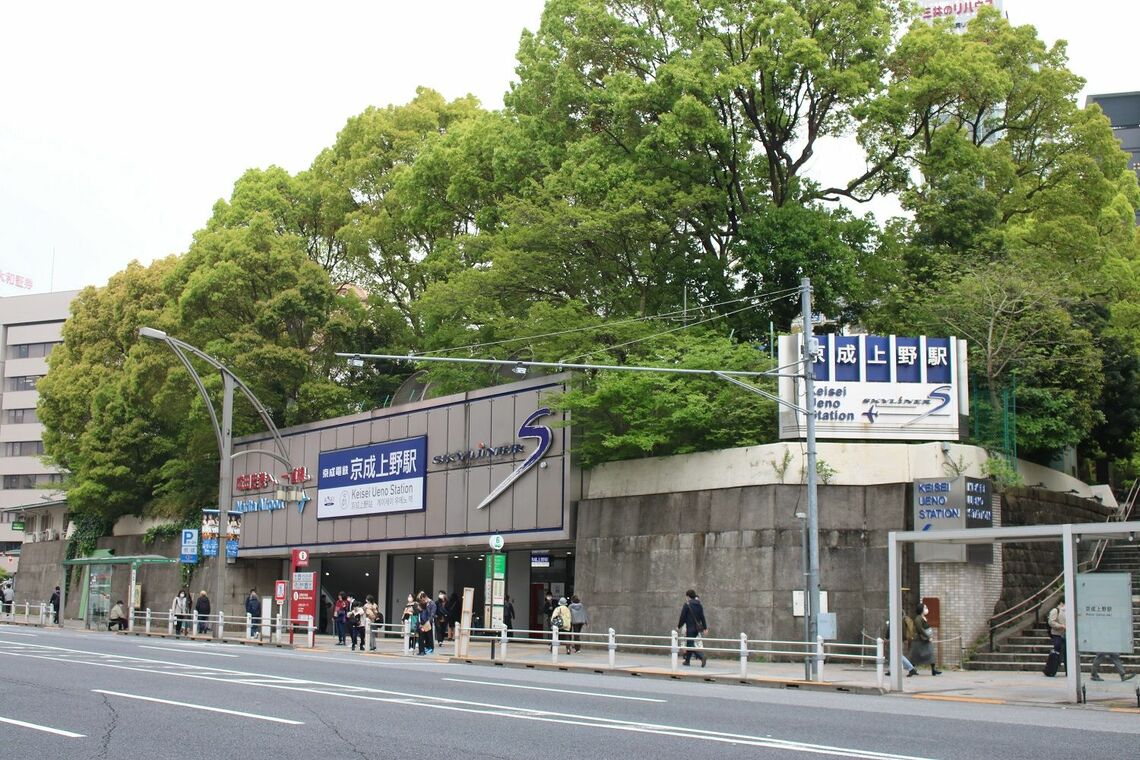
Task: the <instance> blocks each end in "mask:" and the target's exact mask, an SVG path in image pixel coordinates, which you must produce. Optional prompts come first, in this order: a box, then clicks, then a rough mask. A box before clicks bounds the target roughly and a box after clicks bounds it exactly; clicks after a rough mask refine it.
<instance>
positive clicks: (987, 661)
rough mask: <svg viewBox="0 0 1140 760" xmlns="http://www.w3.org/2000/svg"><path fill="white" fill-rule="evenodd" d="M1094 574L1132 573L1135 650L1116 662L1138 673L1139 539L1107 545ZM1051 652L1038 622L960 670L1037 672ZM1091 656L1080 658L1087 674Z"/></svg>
mask: <svg viewBox="0 0 1140 760" xmlns="http://www.w3.org/2000/svg"><path fill="white" fill-rule="evenodd" d="M1097 572H1099V573H1132V637H1133V639H1134V647H1135V648H1134V650H1133V654H1130V655H1128V654H1125V655H1121V656H1120V659H1121V660H1122V661H1123V662H1124V667H1125V669H1127V670H1128V672H1130V673H1140V540H1138V541H1134V542H1128V541H1119V542H1114V543H1112V544H1110V545H1109V546H1108V548H1107V549H1106V550H1105V552H1104V556H1103V557H1102V558H1101V561H1100V567H1099V568H1098V569H1097ZM1046 612H1047V611H1046ZM1043 617H1044V614H1043ZM1052 649H1053V643H1052V641H1051V640H1050V638H1049V626H1048V624H1047V623H1045V622H1044V621H1041V622H1038V623H1036V624H1034V625H1033V626H1032V627H1031V628H1027V629H1026V630H1025V631H1022V633H1021V634H1020V635H1018V636H1011V637H1009V638H1008V639H1007V640H1006V641H1005V642H1004V643H1002V644H1000V645H998V647H997V651H994V652H978V653H976V654H975V655H974V656H973V657H971V658H970V660H969V661H968V662H967V663H965V664H964V665H963V667H964V668H965V669H966V670H1038V671H1039V670H1041V669H1042V668H1043V667H1045V660H1046V658H1048V656H1049V652H1050V651H1052ZM1093 656H1094V655H1091V654H1082V655H1081V664H1082V666H1083V667H1082V670H1084V671H1086V672H1088V671H1089V666H1090V665H1091V664H1092V660H1093ZM1062 672H1064V671H1063V670H1062ZM1100 672H1101V676H1103V677H1105V678H1109V677H1111V678H1116V672H1115V671H1114V670H1113V668H1112V665H1111V664H1105V665H1101V668H1100Z"/></svg>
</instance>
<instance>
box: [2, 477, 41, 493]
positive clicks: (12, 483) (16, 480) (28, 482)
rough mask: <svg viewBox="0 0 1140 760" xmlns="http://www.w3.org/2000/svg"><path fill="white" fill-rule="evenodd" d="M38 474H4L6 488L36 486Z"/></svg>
mask: <svg viewBox="0 0 1140 760" xmlns="http://www.w3.org/2000/svg"><path fill="white" fill-rule="evenodd" d="M35 487H36V476H35V475H5V476H4V489H5V490H8V489H11V488H35Z"/></svg>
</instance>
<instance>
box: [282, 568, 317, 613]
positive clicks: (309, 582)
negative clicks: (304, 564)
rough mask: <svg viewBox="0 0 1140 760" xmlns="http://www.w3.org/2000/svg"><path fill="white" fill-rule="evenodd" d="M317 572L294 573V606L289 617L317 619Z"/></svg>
mask: <svg viewBox="0 0 1140 760" xmlns="http://www.w3.org/2000/svg"><path fill="white" fill-rule="evenodd" d="M315 579H316V573H293V606H292V609H291V610H290V611H289V617H290V618H292V619H294V620H297V619H299V618H309V619H310V620H312V621H313V622H314V623H315V622H316V620H317V586H316V580H315Z"/></svg>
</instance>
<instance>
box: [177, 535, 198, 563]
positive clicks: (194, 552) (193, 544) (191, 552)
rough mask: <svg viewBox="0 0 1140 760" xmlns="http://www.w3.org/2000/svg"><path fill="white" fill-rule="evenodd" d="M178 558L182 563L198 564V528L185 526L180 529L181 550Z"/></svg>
mask: <svg viewBox="0 0 1140 760" xmlns="http://www.w3.org/2000/svg"><path fill="white" fill-rule="evenodd" d="M179 560H180V561H181V562H182V564H184V565H196V564H198V529H197V528H186V529H184V530H183V531H182V550H181V552H180V556H179Z"/></svg>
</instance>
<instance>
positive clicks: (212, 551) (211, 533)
mask: <svg viewBox="0 0 1140 760" xmlns="http://www.w3.org/2000/svg"><path fill="white" fill-rule="evenodd" d="M220 516H221V512H219V511H218V510H216V509H203V510H202V556H203V557H216V556H218V520H219V518H220Z"/></svg>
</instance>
